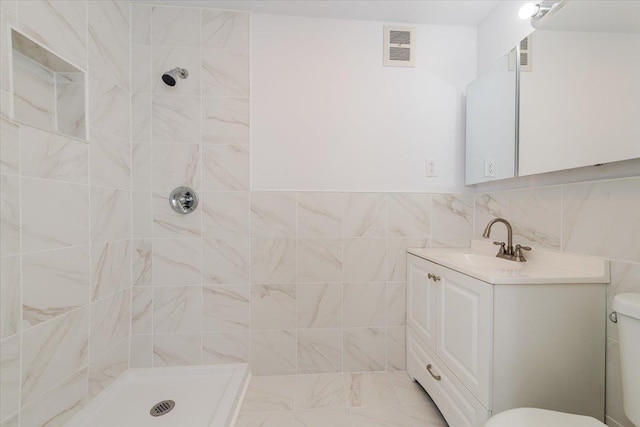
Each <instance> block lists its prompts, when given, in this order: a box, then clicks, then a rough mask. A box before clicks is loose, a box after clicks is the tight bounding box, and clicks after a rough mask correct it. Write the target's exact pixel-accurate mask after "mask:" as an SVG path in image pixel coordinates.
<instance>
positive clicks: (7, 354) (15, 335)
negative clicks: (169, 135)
mask: <svg viewBox="0 0 640 427" xmlns="http://www.w3.org/2000/svg"><path fill="white" fill-rule="evenodd" d="M129 9H130V6H129V3H128V2H118V1H105V2H89V1H73V2H66V1H52V2H51V1H40V0H38V1H22V2H4V1H3V2H2V17H1V19H0V21H1V22H0V23H1V27H2V29H3V31H4V30H5V29H6V25H7V23H8V22H10V23H11V24H12V25H14V26H15V28H16V29H17V30H18V31H21V32H23V33H25V34H26V35H27V36H30V37H32V38H33V39H34V40H36V41H37V42H38V43H41V44H43V45H45V46H47V47H48V48H50V49H51V50H53V51H54V52H55V53H56V54H58V55H59V56H61V57H63V58H65V59H66V60H68V61H69V62H71V63H73V64H74V65H76V66H78V67H79V68H82V69H84V70H86V71H88V76H89V80H88V88H87V92H88V95H89V102H90V115H89V121H88V123H87V126H88V128H89V130H90V132H89V139H88V141H81V140H78V139H73V138H68V137H65V136H61V135H59V134H54V133H51V132H47V131H43V130H40V129H35V128H32V127H29V126H24V125H17V124H14V123H12V121H11V118H10V117H9V116H8V114H9V113H8V109H7V107H6V106H7V104H8V103H7V100H8V98H9V96H10V95H9V93H8V92H6V90H8V88H9V86H8V76H7V73H6V72H7V58H8V52H7V50H6V47H5V45H6V43H3V44H2V58H1V60H0V64H1V67H0V68H1V70H2V74H3V75H2V78H1V81H2V88H3V91H2V92H1V94H0V95H1V101H2V102H1V103H0V104H1V105H2V109H1V111H2V117H0V128H1V132H2V144H1V149H0V157H1V161H0V173H1V176H0V179H1V181H2V191H1V204H0V216H1V220H0V223H1V228H2V230H1V232H2V239H1V240H2V244H1V251H0V255H1V257H0V264H1V266H2V274H1V280H0V290H1V297H2V298H1V303H0V347H1V348H2V351H1V352H0V353H1V357H0V359H1V361H0V371H1V372H2V392H1V398H0V400H1V401H0V408H2V409H1V410H0V424H1V425H2V427H5V426H14V425H15V426H16V427H17V426H19V425H21V426H41V425H45V424H46V425H52V426H53V425H62V424H63V423H64V422H65V421H66V420H68V419H69V418H70V417H71V416H73V414H74V413H75V412H77V411H78V410H79V409H80V408H81V407H82V406H83V405H84V404H85V403H86V402H87V401H88V400H89V399H90V398H91V397H93V396H94V395H95V394H96V393H98V392H99V391H100V390H102V389H103V388H104V387H106V386H107V385H108V384H110V383H111V381H113V379H115V378H116V377H117V376H118V375H119V374H120V373H121V372H123V370H124V369H126V368H127V367H128V366H129V354H130V351H129V335H130V334H129V330H130V316H131V303H130V300H131V296H130V295H131V292H130V287H131V282H132V280H131V274H132V265H131V260H132V254H133V252H134V251H133V249H138V248H137V247H136V248H134V247H133V246H132V244H131V224H130V223H131V180H132V177H131V170H132V157H131V143H130V139H131V136H130V125H129V122H130V120H131V119H130V112H129V109H130V102H129V98H130V95H129V87H130V82H129V69H130V66H129V57H130V48H129V46H130V40H129V26H130V25H129V21H130V12H129ZM5 12H8V13H5ZM87 36H88V38H87ZM69 111H70V112H72V113H73V111H74V110H73V106H69ZM69 118H70V116H69ZM136 254H137V253H136Z"/></svg>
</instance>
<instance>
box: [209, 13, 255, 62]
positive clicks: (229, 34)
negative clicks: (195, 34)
mask: <svg viewBox="0 0 640 427" xmlns="http://www.w3.org/2000/svg"><path fill="white" fill-rule="evenodd" d="M201 13H202V28H201V31H202V47H215V48H224V49H228V50H233V51H237V52H241V53H245V54H249V13H247V12H234V11H226V10H207V9H203V10H202V12H201Z"/></svg>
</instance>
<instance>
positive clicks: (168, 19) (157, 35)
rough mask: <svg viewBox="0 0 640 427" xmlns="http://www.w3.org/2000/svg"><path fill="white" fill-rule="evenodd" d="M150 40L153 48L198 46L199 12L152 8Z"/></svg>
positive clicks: (175, 8) (190, 9)
mask: <svg viewBox="0 0 640 427" xmlns="http://www.w3.org/2000/svg"><path fill="white" fill-rule="evenodd" d="M151 22H152V26H151V28H152V32H151V40H152V42H153V45H154V46H191V47H199V46H200V10H199V9H192V8H177V7H156V6H154V7H153V11H152V13H151Z"/></svg>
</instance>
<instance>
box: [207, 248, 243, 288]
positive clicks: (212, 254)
mask: <svg viewBox="0 0 640 427" xmlns="http://www.w3.org/2000/svg"><path fill="white" fill-rule="evenodd" d="M202 256H203V259H204V260H205V262H204V263H203V265H202V280H203V282H204V283H205V284H212V285H231V284H248V283H249V282H250V281H251V240H249V239H216V240H213V239H207V240H203V242H202Z"/></svg>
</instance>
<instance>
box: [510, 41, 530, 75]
mask: <svg viewBox="0 0 640 427" xmlns="http://www.w3.org/2000/svg"><path fill="white" fill-rule="evenodd" d="M515 58H516V50H515V48H514V49H513V50H512V51H511V52H509V71H513V70H514V69H515V66H516V63H515ZM531 69H532V68H531V36H529V37H525V38H524V39H522V41H521V42H520V71H522V72H528V71H531Z"/></svg>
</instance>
